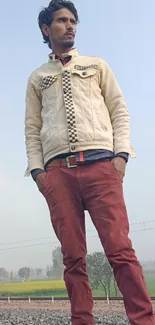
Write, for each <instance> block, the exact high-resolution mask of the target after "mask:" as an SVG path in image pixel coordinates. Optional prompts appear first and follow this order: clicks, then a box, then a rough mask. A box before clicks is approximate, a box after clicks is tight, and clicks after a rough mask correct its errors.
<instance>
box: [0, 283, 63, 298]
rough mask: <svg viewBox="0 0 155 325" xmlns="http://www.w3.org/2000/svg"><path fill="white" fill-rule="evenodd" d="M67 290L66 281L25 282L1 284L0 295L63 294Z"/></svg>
mask: <svg viewBox="0 0 155 325" xmlns="http://www.w3.org/2000/svg"><path fill="white" fill-rule="evenodd" d="M63 290H65V283H64V281H25V282H12V283H0V295H2V294H3V293H13V294H15V293H20V294H22V293H23V294H26V293H33V292H35V293H37V292H46V291H47V292H50V291H51V292H52V291H54V292H57V291H58V292H61V291H63Z"/></svg>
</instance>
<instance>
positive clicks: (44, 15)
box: [38, 0, 79, 48]
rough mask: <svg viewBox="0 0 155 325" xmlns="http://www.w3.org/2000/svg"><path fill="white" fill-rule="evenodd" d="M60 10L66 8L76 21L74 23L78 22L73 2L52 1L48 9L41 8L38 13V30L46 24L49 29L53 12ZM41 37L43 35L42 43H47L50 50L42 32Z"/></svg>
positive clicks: (63, 0)
mask: <svg viewBox="0 0 155 325" xmlns="http://www.w3.org/2000/svg"><path fill="white" fill-rule="evenodd" d="M62 8H66V9H68V10H69V11H71V12H72V14H73V15H74V17H75V19H76V22H79V17H78V12H77V9H76V8H75V6H74V4H73V2H71V1H70V0H52V1H51V2H50V3H49V5H48V7H45V8H43V10H42V11H41V12H40V14H39V16H38V24H39V27H40V29H41V28H42V25H43V24H46V25H47V26H49V27H50V26H51V24H52V21H53V14H54V13H55V11H58V10H60V9H62ZM41 32H42V29H41ZM42 35H43V39H44V43H47V44H48V46H49V48H51V44H50V40H49V37H48V36H46V35H44V33H43V32H42Z"/></svg>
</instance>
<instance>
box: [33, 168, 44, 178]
mask: <svg viewBox="0 0 155 325" xmlns="http://www.w3.org/2000/svg"><path fill="white" fill-rule="evenodd" d="M41 173H45V171H44V170H43V169H41V168H36V169H33V170H31V176H32V178H33V180H34V181H36V177H37V175H39V174H41Z"/></svg>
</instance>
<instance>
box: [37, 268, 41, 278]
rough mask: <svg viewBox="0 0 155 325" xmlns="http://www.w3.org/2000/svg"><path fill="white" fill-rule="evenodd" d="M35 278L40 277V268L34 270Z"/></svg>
mask: <svg viewBox="0 0 155 325" xmlns="http://www.w3.org/2000/svg"><path fill="white" fill-rule="evenodd" d="M36 276H37V277H39V276H42V269H41V268H38V269H36Z"/></svg>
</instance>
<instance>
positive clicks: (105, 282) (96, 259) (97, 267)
mask: <svg viewBox="0 0 155 325" xmlns="http://www.w3.org/2000/svg"><path fill="white" fill-rule="evenodd" d="M87 270H88V274H89V277H90V282H91V287H92V289H99V288H100V289H103V290H104V293H105V295H106V296H109V297H110V295H111V285H112V281H114V276H113V270H112V268H111V266H110V264H109V262H108V260H107V257H106V255H105V254H104V253H102V252H94V253H93V254H88V255H87Z"/></svg>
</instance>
